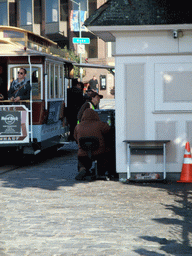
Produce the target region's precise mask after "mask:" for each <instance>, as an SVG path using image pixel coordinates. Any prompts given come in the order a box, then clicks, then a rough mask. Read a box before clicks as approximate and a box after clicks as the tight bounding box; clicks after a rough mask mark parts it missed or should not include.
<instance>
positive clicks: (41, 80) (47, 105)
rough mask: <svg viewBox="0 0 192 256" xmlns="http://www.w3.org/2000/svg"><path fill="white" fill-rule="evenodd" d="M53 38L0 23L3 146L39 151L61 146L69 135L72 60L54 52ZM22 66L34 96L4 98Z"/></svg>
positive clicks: (0, 143)
mask: <svg viewBox="0 0 192 256" xmlns="http://www.w3.org/2000/svg"><path fill="white" fill-rule="evenodd" d="M52 49H55V51H58V49H57V48H56V43H54V42H53V41H51V40H49V39H47V38H44V37H42V36H38V35H36V34H34V33H32V32H30V31H26V30H24V29H21V28H16V27H8V26H0V93H1V94H4V96H5V97H4V100H0V149H3V151H5V149H7V150H16V151H18V152H22V153H23V154H37V153H39V152H41V151H42V150H43V149H45V148H48V147H52V146H55V145H61V144H60V143H61V141H65V140H67V136H68V133H69V129H68V125H67V123H66V118H65V111H64V109H65V107H66V100H67V95H66V93H67V87H68V86H69V85H70V83H71V79H72V77H73V64H72V63H73V62H72V61H70V60H67V59H65V58H63V57H61V56H58V55H54V54H52V53H51V50H52ZM20 68H25V69H26V70H27V75H26V77H27V79H28V80H29V81H30V85H31V92H30V99H28V100H23V101H20V102H19V104H13V102H11V101H10V100H9V99H7V98H6V93H7V91H8V90H9V88H10V84H11V82H12V81H13V80H14V79H16V78H17V73H18V71H19V70H20Z"/></svg>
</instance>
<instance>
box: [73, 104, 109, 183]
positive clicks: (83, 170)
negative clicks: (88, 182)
mask: <svg viewBox="0 0 192 256" xmlns="http://www.w3.org/2000/svg"><path fill="white" fill-rule="evenodd" d="M109 131H110V126H109V125H108V124H107V123H104V122H102V121H100V118H99V115H98V114H97V113H96V112H95V111H94V110H93V109H91V108H87V109H86V110H85V111H84V113H83V116H82V120H81V123H80V124H78V125H77V126H76V127H75V131H74V138H75V140H76V141H77V143H78V146H79V150H78V171H79V173H78V175H77V176H76V179H77V180H83V179H84V177H85V176H87V175H89V169H90V168H91V165H92V161H91V160H90V159H89V157H88V155H87V152H86V151H84V150H83V149H82V148H81V147H80V144H79V139H80V138H81V137H87V136H95V137H97V138H98V140H99V148H98V149H97V150H95V151H93V152H92V155H93V157H94V159H97V160H98V171H100V172H103V171H107V167H108V166H107V163H108V159H109V157H108V156H107V153H108V152H110V149H108V148H106V145H105V138H104V136H105V134H107V133H108V132H109Z"/></svg>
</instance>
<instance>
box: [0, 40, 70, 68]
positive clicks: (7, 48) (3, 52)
mask: <svg viewBox="0 0 192 256" xmlns="http://www.w3.org/2000/svg"><path fill="white" fill-rule="evenodd" d="M0 45H1V47H0V56H3V57H6V56H8V57H14V56H44V57H47V58H50V59H54V60H58V61H62V62H66V63H73V61H71V60H67V59H65V58H62V57H60V56H58V55H53V54H50V53H46V52H40V51H36V50H33V49H29V48H25V47H24V46H22V45H19V44H16V43H13V42H7V41H3V40H0Z"/></svg>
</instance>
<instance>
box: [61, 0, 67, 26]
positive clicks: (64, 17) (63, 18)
mask: <svg viewBox="0 0 192 256" xmlns="http://www.w3.org/2000/svg"><path fill="white" fill-rule="evenodd" d="M60 16H61V17H60V20H61V21H68V0H60Z"/></svg>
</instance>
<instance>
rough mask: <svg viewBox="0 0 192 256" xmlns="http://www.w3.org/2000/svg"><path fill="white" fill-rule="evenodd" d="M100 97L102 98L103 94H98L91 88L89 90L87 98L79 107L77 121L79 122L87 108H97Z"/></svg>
mask: <svg viewBox="0 0 192 256" xmlns="http://www.w3.org/2000/svg"><path fill="white" fill-rule="evenodd" d="M102 98H103V95H100V94H98V93H97V92H95V91H92V90H91V92H89V94H88V100H87V101H86V102H85V103H84V104H83V105H82V106H81V108H80V110H79V112H78V115H77V119H78V123H80V122H81V118H82V116H83V113H84V111H85V110H86V109H87V108H91V109H93V110H94V109H97V108H98V105H99V102H100V99H102Z"/></svg>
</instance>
